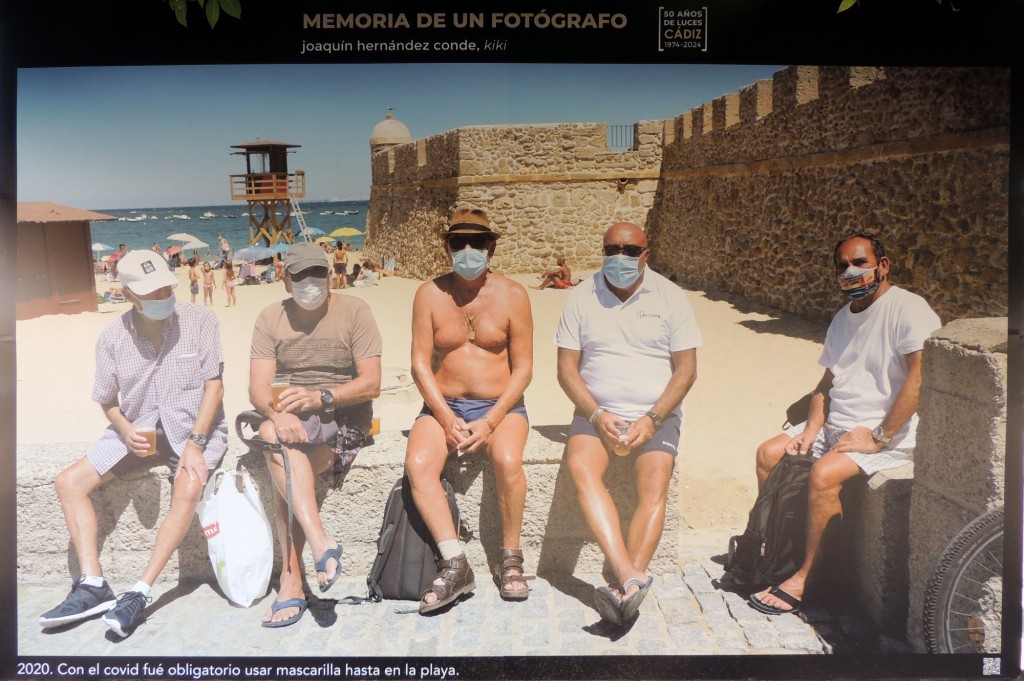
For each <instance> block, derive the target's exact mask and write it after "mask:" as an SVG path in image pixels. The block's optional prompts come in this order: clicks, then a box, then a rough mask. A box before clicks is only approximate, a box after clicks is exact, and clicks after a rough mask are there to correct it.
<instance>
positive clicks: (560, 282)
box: [537, 253, 578, 291]
mask: <svg viewBox="0 0 1024 681" xmlns="http://www.w3.org/2000/svg"><path fill="white" fill-rule="evenodd" d="M555 264H556V265H558V267H556V268H555V269H553V270H550V271H548V272H545V273H544V274H542V275H541V282H540V284H538V285H537V290H538V291H543V290H544V289H546V288H548V287H549V286H553V287H554V288H558V289H566V288H569V287H570V286H573V285H575V283H578V282H573V280H572V271H571V270H570V269H569V266H568V265H566V264H565V256H564V255H562V254H561V253H559V254H558V255H556V256H555Z"/></svg>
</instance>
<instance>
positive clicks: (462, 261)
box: [452, 248, 487, 281]
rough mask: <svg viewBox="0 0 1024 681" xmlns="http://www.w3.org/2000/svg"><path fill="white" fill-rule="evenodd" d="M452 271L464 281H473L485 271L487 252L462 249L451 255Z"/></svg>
mask: <svg viewBox="0 0 1024 681" xmlns="http://www.w3.org/2000/svg"><path fill="white" fill-rule="evenodd" d="M452 269H454V270H455V274H457V275H459V276H460V277H462V278H463V279H465V280H466V281H473V280H474V279H476V278H477V277H479V276H480V275H481V274H483V273H484V271H486V270H487V251H478V250H476V249H475V248H463V249H462V250H461V251H455V252H454V253H452Z"/></svg>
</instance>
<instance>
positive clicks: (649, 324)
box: [555, 222, 701, 625]
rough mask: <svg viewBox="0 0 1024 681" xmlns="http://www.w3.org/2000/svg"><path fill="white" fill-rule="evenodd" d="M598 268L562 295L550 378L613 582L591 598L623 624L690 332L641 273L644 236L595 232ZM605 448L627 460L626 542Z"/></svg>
mask: <svg viewBox="0 0 1024 681" xmlns="http://www.w3.org/2000/svg"><path fill="white" fill-rule="evenodd" d="M603 250H604V264H603V266H602V269H601V272H599V273H597V274H595V275H594V276H593V277H591V278H590V279H588V280H587V281H585V282H584V283H581V284H580V285H579V286H578V287H576V288H575V289H573V290H572V291H571V292H570V293H569V297H568V299H567V300H566V303H565V307H564V308H563V309H562V317H561V319H560V320H559V322H558V330H557V331H556V332H555V343H556V344H557V345H558V382H559V384H560V385H561V386H562V389H563V390H565V393H566V395H568V396H569V399H571V400H572V401H573V404H575V405H576V413H575V415H574V416H573V420H572V424H571V425H570V427H569V444H568V447H567V454H566V457H567V458H566V464H567V466H568V468H569V471H570V473H571V475H572V479H573V482H574V483H575V485H576V492H577V497H578V499H579V503H580V508H581V509H582V511H583V515H584V517H585V518H586V521H587V525H588V526H589V527H590V530H591V532H593V533H594V536H595V538H596V540H597V543H598V545H599V546H600V547H601V550H602V551H603V552H604V554H605V556H606V557H607V558H608V561H609V562H610V563H611V567H612V570H613V572H614V573H615V577H616V579H617V581H618V584H617V585H615V586H602V587H599V588H597V589H596V590H595V592H594V605H595V607H596V608H597V611H598V612H599V613H600V614H601V617H602V618H603V619H605V620H607V621H610V622H612V623H614V624H618V625H624V624H626V623H628V622H629V621H630V620H631V619H632V618H633V617H634V616H635V615H636V613H637V611H638V609H639V607H640V603H641V601H642V600H643V599H644V597H645V596H646V595H647V591H648V590H649V587H650V586H651V582H652V581H653V577H649V576H648V575H647V574H646V570H647V565H648V564H649V563H650V561H651V557H652V556H653V555H654V551H655V549H657V547H658V542H659V541H660V539H661V533H662V530H663V529H664V525H665V502H666V499H667V497H668V493H669V492H668V484H669V480H670V479H671V477H672V468H673V466H674V465H675V457H676V454H677V453H678V447H679V428H680V422H681V419H682V411H681V410H680V403H681V402H682V401H683V398H684V397H685V396H686V393H687V392H688V391H689V390H690V386H692V385H693V382H694V380H695V379H696V377H697V346H699V345H700V344H701V337H700V331H698V329H697V325H696V323H695V321H694V318H693V310H692V309H691V308H690V304H689V302H688V301H687V299H686V293H685V292H684V291H683V290H682V289H680V288H679V287H677V286H676V285H675V284H673V283H672V282H670V281H668V280H667V279H665V278H664V277H662V276H661V275H659V274H658V273H656V272H653V271H651V269H650V268H648V267H647V260H648V257H649V256H650V251H649V250H648V249H647V235H646V234H644V231H643V230H642V229H640V228H639V227H637V226H636V225H634V224H630V223H628V222H620V223H618V224H615V225H612V227H611V228H610V229H609V230H608V231H607V232H606V233H605V235H604V243H603ZM612 452H614V453H615V454H617V455H619V456H629V457H631V458H633V463H634V466H635V467H636V485H637V506H636V510H635V511H634V513H633V519H632V521H631V522H630V525H629V529H628V531H627V534H626V538H623V536H622V530H621V529H620V525H619V514H618V511H617V510H616V508H615V503H614V502H613V501H612V498H611V496H610V495H609V493H608V490H607V489H606V488H605V486H604V481H603V477H604V473H605V471H606V470H607V468H608V465H609V457H610V456H611V454H612Z"/></svg>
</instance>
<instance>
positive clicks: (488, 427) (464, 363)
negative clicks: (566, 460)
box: [405, 209, 533, 613]
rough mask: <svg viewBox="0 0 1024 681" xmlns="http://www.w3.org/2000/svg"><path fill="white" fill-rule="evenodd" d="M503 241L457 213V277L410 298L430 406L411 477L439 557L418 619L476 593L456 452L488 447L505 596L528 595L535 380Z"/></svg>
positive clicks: (409, 459) (420, 379)
mask: <svg viewBox="0 0 1024 681" xmlns="http://www.w3.org/2000/svg"><path fill="white" fill-rule="evenodd" d="M497 239H498V234H497V232H494V231H492V230H491V228H490V220H489V219H488V217H487V214H486V213H485V212H484V211H482V210H468V209H462V210H457V211H455V214H454V215H453V216H452V220H451V225H450V226H449V227H448V230H447V232H446V233H445V252H446V253H447V254H448V256H449V257H450V258H451V259H452V266H453V269H454V271H453V272H450V273H448V274H445V275H443V276H440V277H438V278H436V279H434V280H432V281H429V282H427V283H425V284H423V285H421V286H420V288H419V290H417V292H416V298H415V299H414V301H413V309H412V374H413V378H414V379H415V381H416V385H417V387H419V390H420V393H421V394H422V395H423V402H424V404H423V410H422V411H421V412H420V415H419V416H418V417H417V418H416V422H415V424H414V425H413V427H412V431H411V432H410V433H409V445H408V449H407V450H406V455H405V470H406V472H407V474H408V476H409V481H410V483H411V486H412V498H413V501H414V502H415V504H416V508H417V509H418V510H419V512H420V514H421V515H422V516H423V520H424V522H425V523H426V525H427V529H429V530H430V534H431V536H432V537H433V539H434V541H435V543H436V544H437V548H438V551H439V553H440V554H441V561H440V562H439V564H438V568H439V572H438V574H437V578H436V579H435V580H434V583H433V585H432V587H431V588H430V589H428V590H427V591H426V592H425V593H424V594H423V595H422V596H421V598H420V607H419V610H420V612H421V613H426V612H430V611H432V610H437V609H438V608H441V607H444V606H446V605H449V604H451V603H454V602H455V601H456V600H457V599H458V598H459V597H460V596H462V595H463V594H466V593H469V592H470V591H472V590H473V589H474V588H475V587H476V583H475V582H474V576H473V570H472V569H471V568H470V567H469V563H468V562H467V561H466V556H465V554H464V553H463V552H462V548H461V547H460V545H459V539H458V534H457V532H456V528H455V526H454V524H453V523H452V518H451V514H450V512H449V510H448V504H447V502H446V500H445V495H444V490H443V488H442V487H441V481H440V477H441V471H442V469H443V468H444V463H445V460H446V459H447V458H448V456H449V455H450V454H451V452H452V451H459V452H468V453H472V452H476V451H478V450H483V451H486V452H487V453H488V455H489V456H490V459H491V464H492V466H493V468H494V474H495V479H496V482H497V489H498V506H499V509H500V511H501V519H502V551H501V561H500V564H499V566H498V573H499V576H500V581H501V596H502V598H505V599H508V600H524V599H526V598H527V597H528V596H529V588H528V587H527V585H526V582H525V581H524V578H523V552H522V551H521V550H520V548H519V535H520V531H521V529H522V524H523V507H524V505H525V502H526V476H525V475H524V473H523V447H524V446H525V445H526V436H527V434H528V431H529V422H528V420H527V416H526V408H525V406H524V405H523V391H525V390H526V386H527V385H529V383H530V379H531V378H532V374H533V315H532V313H531V311H530V301H529V298H528V297H527V294H526V290H525V289H524V288H523V287H522V286H521V285H519V284H518V283H516V282H514V281H511V280H509V279H506V278H505V277H503V276H502V275H500V274H496V273H494V272H491V271H490V270H489V269H488V267H487V264H488V260H489V258H490V257H491V256H492V255H493V254H494V247H495V241H496V240H497Z"/></svg>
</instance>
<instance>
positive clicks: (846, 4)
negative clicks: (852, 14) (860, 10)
mask: <svg viewBox="0 0 1024 681" xmlns="http://www.w3.org/2000/svg"><path fill="white" fill-rule="evenodd" d="M856 4H857V0H843V1H842V2H841V3H839V9H837V10H836V14H839V13H840V12H845V11H846V10H848V9H850V8H851V7H853V6H854V5H856Z"/></svg>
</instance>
